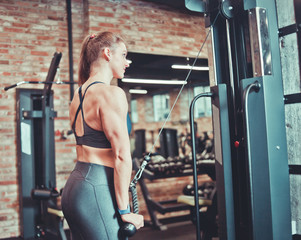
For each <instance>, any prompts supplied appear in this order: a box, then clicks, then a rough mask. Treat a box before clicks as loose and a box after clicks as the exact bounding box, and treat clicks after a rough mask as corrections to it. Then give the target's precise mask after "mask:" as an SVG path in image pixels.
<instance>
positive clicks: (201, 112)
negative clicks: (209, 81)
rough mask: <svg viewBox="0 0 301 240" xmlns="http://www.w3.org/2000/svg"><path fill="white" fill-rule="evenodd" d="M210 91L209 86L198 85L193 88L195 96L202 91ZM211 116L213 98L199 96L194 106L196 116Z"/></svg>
mask: <svg viewBox="0 0 301 240" xmlns="http://www.w3.org/2000/svg"><path fill="white" fill-rule="evenodd" d="M205 92H210V87H209V86H197V87H194V88H193V95H194V97H195V96H196V95H198V94H200V93H205ZM209 116H211V99H210V98H209V97H201V98H199V99H198V100H197V101H196V103H195V107H194V117H195V118H199V117H209Z"/></svg>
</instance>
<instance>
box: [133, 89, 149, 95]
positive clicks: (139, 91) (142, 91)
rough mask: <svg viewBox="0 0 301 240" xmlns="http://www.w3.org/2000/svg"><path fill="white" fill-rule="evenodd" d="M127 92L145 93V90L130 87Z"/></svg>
mask: <svg viewBox="0 0 301 240" xmlns="http://www.w3.org/2000/svg"><path fill="white" fill-rule="evenodd" d="M129 93H131V94H147V90H144V89H130V90H129Z"/></svg>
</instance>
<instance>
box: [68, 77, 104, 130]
mask: <svg viewBox="0 0 301 240" xmlns="http://www.w3.org/2000/svg"><path fill="white" fill-rule="evenodd" d="M96 83H103V82H100V81H95V82H92V83H90V84H89V85H88V87H87V88H86V90H85V92H84V95H83V96H82V86H80V87H79V89H78V96H79V102H80V103H79V105H78V108H77V111H76V113H75V117H74V121H73V124H72V127H73V128H75V122H76V119H77V116H78V113H79V111H80V110H81V112H82V118H83V121H84V111H83V101H84V98H85V95H86V93H87V90H88V88H89V87H90V86H92V85H93V84H96Z"/></svg>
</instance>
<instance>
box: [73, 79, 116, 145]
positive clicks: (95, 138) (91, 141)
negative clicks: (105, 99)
mask: <svg viewBox="0 0 301 240" xmlns="http://www.w3.org/2000/svg"><path fill="white" fill-rule="evenodd" d="M96 83H103V82H97V81H96V82H93V83H91V84H90V85H89V86H88V87H87V88H86V90H85V92H84V95H83V96H82V87H81V86H80V87H79V89H78V95H79V101H80V104H79V106H78V108H77V111H76V114H75V118H74V121H73V124H72V130H73V133H74V135H75V139H76V144H77V145H85V146H89V147H94V148H111V143H110V142H109V140H108V139H107V137H106V135H105V133H104V132H103V131H99V130H95V129H93V128H91V127H89V125H88V124H87V123H86V122H85V118H84V111H83V101H84V98H85V95H86V92H87V90H88V88H89V87H90V86H92V85H93V84H96ZM79 111H81V112H82V119H83V127H84V134H83V135H82V136H78V135H77V134H76V132H75V123H76V119H77V116H78V114H79Z"/></svg>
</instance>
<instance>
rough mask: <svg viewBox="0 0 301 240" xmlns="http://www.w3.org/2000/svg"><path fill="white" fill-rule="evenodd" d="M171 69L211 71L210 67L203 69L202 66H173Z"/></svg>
mask: <svg viewBox="0 0 301 240" xmlns="http://www.w3.org/2000/svg"><path fill="white" fill-rule="evenodd" d="M171 68H173V69H188V70H190V69H191V68H192V70H196V71H209V67H201V66H190V65H188V64H187V65H176V64H174V65H171Z"/></svg>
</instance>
